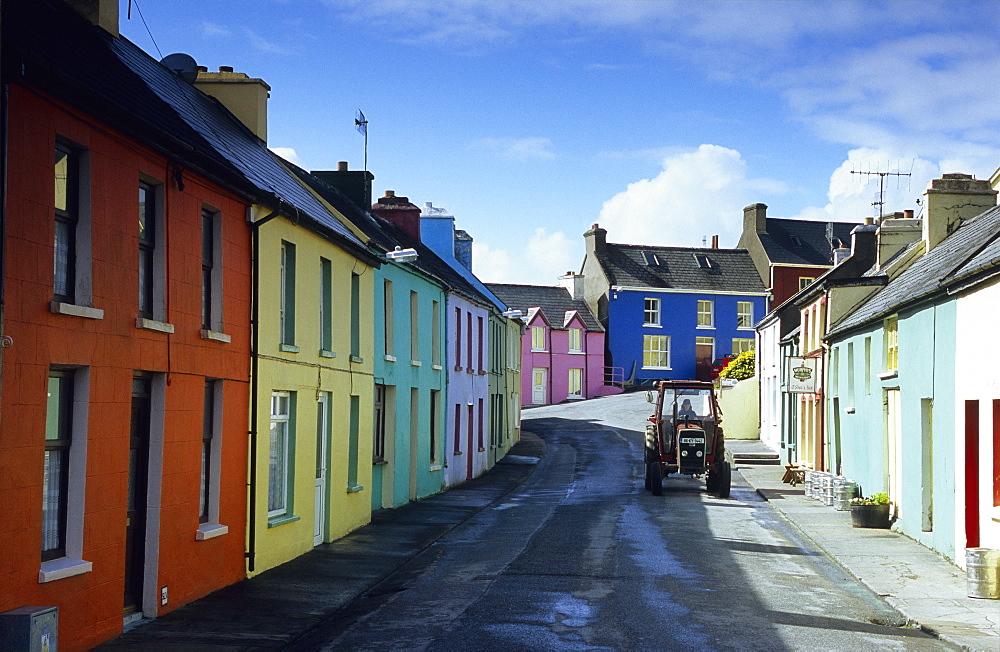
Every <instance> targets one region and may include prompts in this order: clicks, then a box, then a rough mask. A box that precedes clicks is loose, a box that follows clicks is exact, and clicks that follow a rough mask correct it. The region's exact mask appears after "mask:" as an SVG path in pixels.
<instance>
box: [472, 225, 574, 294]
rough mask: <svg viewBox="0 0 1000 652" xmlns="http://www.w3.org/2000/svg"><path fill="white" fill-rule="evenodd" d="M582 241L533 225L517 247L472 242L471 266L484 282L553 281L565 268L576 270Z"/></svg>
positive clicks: (524, 282) (530, 283)
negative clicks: (534, 227) (501, 247)
mask: <svg viewBox="0 0 1000 652" xmlns="http://www.w3.org/2000/svg"><path fill="white" fill-rule="evenodd" d="M582 249H583V241H582V239H581V240H580V242H571V241H570V240H569V238H567V237H566V235H565V234H564V233H563V232H562V231H557V232H555V233H549V232H548V231H547V230H546V229H544V228H536V229H535V232H534V233H533V234H532V235H531V237H530V238H529V239H528V241H527V242H526V243H525V244H524V247H523V248H522V249H521V250H520V251H508V250H506V249H492V248H491V247H490V246H489V245H488V244H486V243H482V242H473V244H472V252H473V253H472V267H473V270H474V272H475V274H476V276H477V277H479V278H480V279H481V280H483V281H484V282H486V283H523V284H528V285H555V284H556V283H558V279H559V277H560V276H562V275H563V274H565V273H566V272H567V271H569V270H573V271H578V270H579V268H580V261H581V260H582V256H583V251H582Z"/></svg>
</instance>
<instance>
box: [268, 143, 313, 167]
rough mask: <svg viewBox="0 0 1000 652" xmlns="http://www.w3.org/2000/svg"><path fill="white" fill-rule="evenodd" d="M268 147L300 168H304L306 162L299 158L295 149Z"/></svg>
mask: <svg viewBox="0 0 1000 652" xmlns="http://www.w3.org/2000/svg"><path fill="white" fill-rule="evenodd" d="M269 149H270V150H271V151H272V152H274V153H275V154H277V155H278V156H280V157H281V158H283V159H285V160H286V161H291V162H292V163H294V164H295V165H297V166H299V167H300V168H304V167H305V166H306V164H305V163H303V162H302V159H300V158H299V155H298V154H297V153H296V152H295V149H294V148H292V147H270V148H269Z"/></svg>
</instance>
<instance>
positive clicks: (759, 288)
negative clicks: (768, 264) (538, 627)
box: [582, 224, 767, 385]
mask: <svg viewBox="0 0 1000 652" xmlns="http://www.w3.org/2000/svg"><path fill="white" fill-rule="evenodd" d="M584 238H585V239H586V245H587V252H586V256H585V258H584V261H583V267H582V273H583V276H584V299H585V300H586V301H587V304H588V305H589V306H590V308H591V310H592V311H594V313H595V314H597V318H598V319H599V320H600V322H601V324H602V325H603V326H604V328H605V330H606V331H607V339H606V347H607V351H606V353H605V360H606V364H607V366H608V367H612V368H617V369H620V370H621V371H622V372H623V373H624V377H625V380H626V383H629V382H631V383H632V384H636V385H642V384H649V383H651V382H652V381H655V380H664V379H691V378H698V379H703V380H708V379H709V378H710V377H711V366H712V361H713V360H715V359H716V358H718V357H721V356H723V355H727V354H730V353H742V352H743V351H747V350H749V349H753V348H754V335H755V332H754V325H755V324H756V323H757V321H758V320H759V319H761V318H762V317H763V316H764V314H765V313H766V312H767V290H766V288H765V287H764V284H763V283H762V282H761V279H760V276H759V275H758V273H757V269H756V267H754V263H753V260H752V259H751V258H750V254H749V253H748V252H747V251H746V250H744V249H719V248H700V249H696V248H688V247H653V246H646V245H626V244H611V243H608V242H607V231H606V230H605V229H602V228H600V227H599V226H598V225H596V224H595V225H594V226H593V228H591V229H590V230H589V231H587V232H586V233H585V234H584Z"/></svg>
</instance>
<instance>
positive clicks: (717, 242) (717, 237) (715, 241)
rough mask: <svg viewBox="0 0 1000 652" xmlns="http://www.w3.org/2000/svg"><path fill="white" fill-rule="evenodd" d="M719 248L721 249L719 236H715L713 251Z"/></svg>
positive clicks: (713, 238) (713, 237)
mask: <svg viewBox="0 0 1000 652" xmlns="http://www.w3.org/2000/svg"><path fill="white" fill-rule="evenodd" d="M718 248H719V236H718V235H713V236H712V249H718Z"/></svg>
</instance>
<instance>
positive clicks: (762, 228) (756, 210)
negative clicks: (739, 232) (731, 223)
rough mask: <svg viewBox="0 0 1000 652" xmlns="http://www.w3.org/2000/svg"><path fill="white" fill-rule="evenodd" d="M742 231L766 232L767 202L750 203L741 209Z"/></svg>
mask: <svg viewBox="0 0 1000 652" xmlns="http://www.w3.org/2000/svg"><path fill="white" fill-rule="evenodd" d="M743 232H744V233H767V204H750V205H749V206H747V207H746V208H744V209H743Z"/></svg>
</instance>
